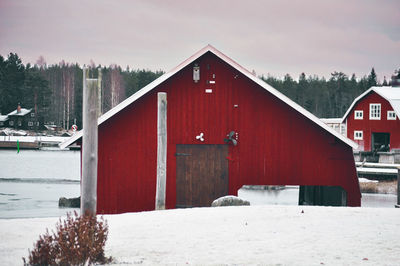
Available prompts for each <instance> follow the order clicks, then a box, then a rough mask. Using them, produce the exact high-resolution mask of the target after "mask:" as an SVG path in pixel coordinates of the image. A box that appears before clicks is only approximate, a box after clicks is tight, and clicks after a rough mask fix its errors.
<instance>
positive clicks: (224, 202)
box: [211, 195, 250, 207]
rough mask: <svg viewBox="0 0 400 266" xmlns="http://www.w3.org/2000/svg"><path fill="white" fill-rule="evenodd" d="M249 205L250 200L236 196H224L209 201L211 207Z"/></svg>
mask: <svg viewBox="0 0 400 266" xmlns="http://www.w3.org/2000/svg"><path fill="white" fill-rule="evenodd" d="M244 205H247V206H248V205H250V202H249V201H247V200H243V199H241V198H239V197H236V196H230V195H229V196H224V197H221V198H218V199H216V200H214V201H213V202H212V203H211V207H221V206H244Z"/></svg>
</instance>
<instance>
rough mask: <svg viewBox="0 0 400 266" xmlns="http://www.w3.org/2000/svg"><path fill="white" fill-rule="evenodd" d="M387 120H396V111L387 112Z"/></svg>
mask: <svg viewBox="0 0 400 266" xmlns="http://www.w3.org/2000/svg"><path fill="white" fill-rule="evenodd" d="M387 120H396V113H395V112H394V111H387Z"/></svg>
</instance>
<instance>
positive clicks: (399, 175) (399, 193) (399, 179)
mask: <svg viewBox="0 0 400 266" xmlns="http://www.w3.org/2000/svg"><path fill="white" fill-rule="evenodd" d="M395 207H396V208H400V168H397V205H396V206H395Z"/></svg>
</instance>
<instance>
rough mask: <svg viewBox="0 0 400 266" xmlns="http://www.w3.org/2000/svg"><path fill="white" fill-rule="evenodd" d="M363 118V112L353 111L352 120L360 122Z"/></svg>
mask: <svg viewBox="0 0 400 266" xmlns="http://www.w3.org/2000/svg"><path fill="white" fill-rule="evenodd" d="M363 118H364V112H363V111H360V110H356V111H354V119H359V120H362V119H363Z"/></svg>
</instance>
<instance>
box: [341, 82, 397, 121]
mask: <svg viewBox="0 0 400 266" xmlns="http://www.w3.org/2000/svg"><path fill="white" fill-rule="evenodd" d="M392 88H393V87H390V86H385V87H371V88H369V89H368V90H366V91H365V92H364V93H362V94H361V95H360V96H358V97H357V98H355V99H354V101H353V102H352V103H351V105H350V107H349V109H347V111H346V113H345V114H344V116H343V118H342V123H343V122H344V121H345V120H346V118H347V116H348V115H349V113H350V112H351V110H352V109H353V107H354V106H355V105H356V103H357V102H358V101H360V100H361V99H362V98H364V97H365V96H366V95H367V94H369V93H370V92H371V91H374V92H376V93H377V94H378V95H379V96H381V97H382V98H384V99H385V100H387V101H388V102H389V103H390V105H391V106H392V108H393V110H394V111H395V112H396V115H397V117H400V109H399V108H397V107H398V104H396V101H400V88H395V89H398V90H399V93H398V96H399V98H398V99H397V98H389V96H388V95H386V94H385V93H384V92H383V91H382V90H387V89H392Z"/></svg>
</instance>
